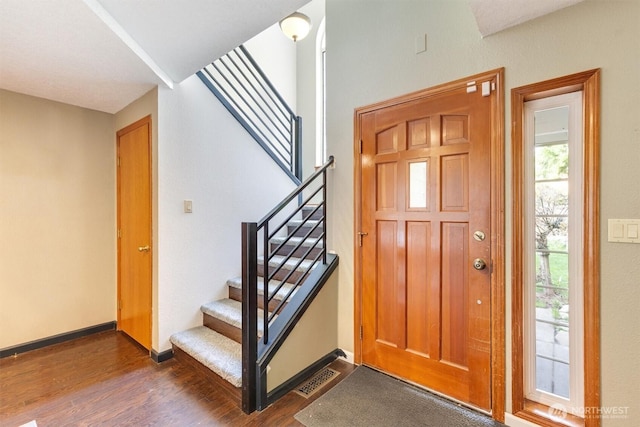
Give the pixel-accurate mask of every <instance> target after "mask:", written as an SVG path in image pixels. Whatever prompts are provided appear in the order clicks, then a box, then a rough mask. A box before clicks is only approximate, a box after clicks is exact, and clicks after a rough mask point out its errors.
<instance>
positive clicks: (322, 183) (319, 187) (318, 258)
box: [242, 157, 337, 413]
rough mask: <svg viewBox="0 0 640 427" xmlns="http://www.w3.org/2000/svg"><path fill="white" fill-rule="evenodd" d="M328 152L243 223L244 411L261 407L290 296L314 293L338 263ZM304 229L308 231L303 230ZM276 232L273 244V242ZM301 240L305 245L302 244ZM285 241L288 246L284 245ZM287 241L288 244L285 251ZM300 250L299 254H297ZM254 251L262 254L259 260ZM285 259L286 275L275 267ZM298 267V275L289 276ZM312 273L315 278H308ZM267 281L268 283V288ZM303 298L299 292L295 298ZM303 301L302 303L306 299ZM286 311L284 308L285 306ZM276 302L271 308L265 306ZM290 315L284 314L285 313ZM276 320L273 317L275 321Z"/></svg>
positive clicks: (286, 326) (286, 325) (287, 322)
mask: <svg viewBox="0 0 640 427" xmlns="http://www.w3.org/2000/svg"><path fill="white" fill-rule="evenodd" d="M333 162H334V159H333V157H330V158H329V160H328V161H327V163H325V165H323V166H322V167H321V168H320V169H318V170H317V171H316V172H315V173H314V174H313V175H312V176H310V177H309V178H308V179H306V180H305V182H304V183H302V184H301V185H300V186H299V187H298V188H297V189H296V190H294V191H293V192H292V193H291V194H289V195H288V196H287V197H286V198H285V199H284V200H283V201H282V202H280V203H279V204H278V206H276V207H275V208H274V209H273V210H272V211H271V212H269V213H268V214H267V215H266V216H265V217H264V218H263V219H262V220H260V221H259V222H257V223H255V222H243V223H242V300H243V301H242V394H243V397H242V401H243V402H242V406H243V410H244V411H245V412H247V413H250V412H252V411H253V410H255V409H256V407H257V408H258V409H260V408H263V407H266V405H267V404H268V403H269V396H267V392H266V366H267V364H268V363H269V361H270V360H271V358H272V357H273V355H274V354H275V351H277V349H278V348H279V346H280V345H281V344H282V342H283V340H284V338H286V336H287V335H288V333H289V332H290V331H291V329H292V328H293V326H294V325H295V322H297V320H298V318H299V316H301V315H302V313H303V312H304V308H303V309H291V310H289V309H290V305H289V304H290V303H291V300H290V297H291V296H292V294H293V292H294V291H295V290H296V289H297V293H296V297H298V296H299V294H302V295H305V297H304V298H311V299H313V297H314V296H315V294H317V292H318V290H319V288H317V289H309V288H306V289H305V286H307V283H308V282H315V283H311V285H309V286H318V282H319V281H321V282H322V283H319V286H320V287H321V286H322V284H323V283H324V281H326V279H327V278H328V276H329V275H330V274H331V272H332V271H333V269H335V266H336V265H337V257H336V256H335V255H330V254H327V249H326V247H327V245H326V233H327V227H326V222H327V221H326V219H327V218H326V213H327V209H326V201H327V170H328V169H329V167H330V166H331V165H332V164H333ZM295 217H298V218H301V221H300V222H299V224H298V225H297V226H296V227H295V229H294V230H291V231H288V232H285V228H286V227H287V225H288V224H289V223H290V220H291V219H293V218H295ZM300 230H304V231H303V232H302V233H304V236H303V237H302V238H300V239H293V236H295V235H297V234H299V233H298V232H299V231H300ZM307 230H308V231H307ZM275 237H284V239H279V240H278V243H276V244H275V245H274V244H273V241H272V239H274V238H275ZM305 242H306V244H305ZM287 245H288V246H287ZM285 246H287V247H288V248H289V247H290V248H291V249H287V250H286V251H284V253H285V254H286V255H283V254H282V252H281V251H280V249H281V248H283V247H285ZM300 254H302V255H300ZM259 255H261V256H262V259H261V260H259ZM285 264H288V265H287V267H286V270H289V272H288V273H287V274H284V275H282V274H281V275H279V276H278V277H281V278H276V276H277V275H278V273H279V272H281V270H283V269H284V266H285ZM259 265H260V267H262V275H263V295H262V296H261V297H262V298H263V301H262V303H263V307H265V310H264V317H263V318H261V319H258V305H259V304H258V270H259ZM294 272H297V274H298V275H299V277H298V278H297V279H295V280H293V279H291V277H292V274H293V273H294ZM310 278H314V280H308V282H306V281H307V279H310ZM286 282H289V283H293V284H294V286H293V287H292V288H291V290H290V291H288V292H287V293H286V295H284V296H281V295H279V296H278V298H277V299H278V300H279V301H278V302H277V303H275V302H274V303H273V304H271V303H272V302H273V301H274V299H276V295H277V294H278V293H279V292H280V291H281V289H282V287H283V286H284V284H285V283H286ZM269 284H272V287H271V289H270V286H269ZM298 299H299V300H302V297H300V298H298ZM309 303H310V302H308V301H307V300H305V301H304V302H303V303H302V304H309ZM285 304H287V310H289V311H290V312H294V310H296V311H295V314H293V315H292V314H291V313H286V315H285V313H284V311H285V310H283V307H284V305H285ZM270 306H272V307H275V308H273V309H272V310H271V312H270V311H269V310H268V309H266V308H267V307H270ZM287 316H289V318H287V319H283V318H284V317H287ZM276 320H277V321H276ZM258 322H262V323H263V326H264V327H263V335H262V337H259V336H258V328H257V325H258Z"/></svg>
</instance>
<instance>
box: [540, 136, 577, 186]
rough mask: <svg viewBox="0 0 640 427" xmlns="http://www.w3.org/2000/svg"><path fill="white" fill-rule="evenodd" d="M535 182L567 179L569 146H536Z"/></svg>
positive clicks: (563, 144)
mask: <svg viewBox="0 0 640 427" xmlns="http://www.w3.org/2000/svg"><path fill="white" fill-rule="evenodd" d="M535 156H536V163H535V174H536V180H547V179H567V178H569V145H568V144H566V143H562V144H554V145H542V146H539V145H537V146H536V147H535Z"/></svg>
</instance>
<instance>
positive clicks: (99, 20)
mask: <svg viewBox="0 0 640 427" xmlns="http://www.w3.org/2000/svg"><path fill="white" fill-rule="evenodd" d="M308 1H309V0H0V88H2V89H7V90H11V91H14V92H20V93H24V94H28V95H33V96H38V97H42V98H47V99H51V100H55V101H59V102H64V103H67V104H72V105H77V106H81V107H85V108H90V109H94V110H99V111H104V112H108V113H115V112H118V111H120V110H121V109H122V108H124V107H125V106H127V105H128V104H129V103H131V102H132V101H134V100H135V99H137V98H139V97H140V96H142V95H143V94H144V93H146V92H147V91H149V90H150V89H152V88H153V87H155V86H157V85H161V86H162V85H163V86H166V87H172V86H173V84H174V82H181V81H182V80H184V79H185V78H187V77H189V76H191V75H192V74H193V73H195V72H196V71H198V70H199V69H201V68H203V67H204V66H205V65H207V64H208V63H210V62H212V61H213V60H215V59H216V58H218V57H219V56H221V55H223V54H225V53H226V52H228V51H230V50H231V49H233V48H234V47H236V46H238V45H239V44H241V43H244V42H245V41H247V40H249V39H250V38H251V37H253V36H254V35H256V34H258V33H260V32H261V31H262V30H264V29H266V28H267V27H269V26H271V25H273V24H274V23H276V22H278V21H279V20H280V19H281V18H283V17H284V16H286V15H288V14H289V13H291V12H293V11H295V10H297V9H299V8H300V7H302V6H303V5H304V4H306V3H307V2H308ZM579 1H582V0H469V3H470V6H471V8H472V11H473V13H474V15H475V16H476V20H477V22H478V29H479V30H480V33H481V35H483V36H486V35H489V34H492V33H495V32H497V31H501V30H502V29H504V28H508V27H510V26H512V25H517V24H519V23H521V22H524V21H526V20H529V19H533V18H536V17H538V16H541V15H543V14H545V13H550V12H552V11H554V10H557V9H558V8H561V7H566V6H569V5H571V4H574V3H577V2H579ZM514 4H517V7H514Z"/></svg>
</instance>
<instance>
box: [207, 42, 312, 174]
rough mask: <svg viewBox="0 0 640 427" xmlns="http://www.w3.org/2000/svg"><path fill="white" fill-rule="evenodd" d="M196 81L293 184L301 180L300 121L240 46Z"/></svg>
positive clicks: (215, 62)
mask: <svg viewBox="0 0 640 427" xmlns="http://www.w3.org/2000/svg"><path fill="white" fill-rule="evenodd" d="M197 75H198V77H200V79H201V80H202V81H203V83H204V84H205V85H207V87H208V88H209V89H210V90H211V91H212V92H213V94H214V95H215V96H216V97H217V98H218V99H219V100H220V102H222V104H223V105H224V106H225V107H226V108H227V110H229V112H230V113H231V114H232V115H233V116H234V117H235V118H236V119H237V120H238V122H240V124H241V125H242V126H243V127H244V128H245V129H246V130H247V132H249V134H250V135H251V136H252V137H253V138H254V139H255V140H256V142H258V144H260V146H261V147H262V148H263V149H264V150H265V151H266V152H267V153H268V154H269V155H270V156H271V158H272V159H273V160H274V161H275V162H276V163H277V164H278V165H279V166H280V167H281V168H282V169H283V170H284V171H285V173H287V175H288V176H289V177H290V178H291V179H292V180H293V181H294V182H295V183H296V184H300V182H301V177H302V163H301V138H302V119H301V118H300V117H299V116H297V115H296V114H295V113H294V112H293V110H292V109H291V108H290V107H289V105H287V103H286V102H285V100H284V99H283V98H282V96H281V95H280V93H278V91H277V90H276V89H275V87H274V86H273V84H272V83H271V82H270V81H269V79H268V78H267V76H266V75H265V74H264V72H263V71H262V69H261V68H260V67H259V66H258V64H257V63H256V61H255V60H254V59H253V58H252V56H251V54H249V52H248V51H247V49H246V48H245V47H244V46H242V45H241V46H239V47H237V48H235V49H233V50H232V51H231V52H229V53H228V54H226V55H224V56H223V57H221V58H220V59H218V60H216V61H214V62H213V63H211V64H210V65H207V66H206V67H205V68H204V69H202V70H201V71H199V72H198V73H197Z"/></svg>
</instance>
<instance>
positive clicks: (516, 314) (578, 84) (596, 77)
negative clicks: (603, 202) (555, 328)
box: [511, 69, 600, 427]
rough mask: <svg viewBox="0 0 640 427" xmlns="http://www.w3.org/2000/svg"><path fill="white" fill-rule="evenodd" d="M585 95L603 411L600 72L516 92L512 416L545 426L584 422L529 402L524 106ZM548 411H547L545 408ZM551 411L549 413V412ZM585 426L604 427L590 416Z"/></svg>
mask: <svg viewBox="0 0 640 427" xmlns="http://www.w3.org/2000/svg"><path fill="white" fill-rule="evenodd" d="M579 90H582V92H583V117H584V119H583V121H584V123H583V127H584V129H583V135H584V142H583V144H584V172H583V173H584V176H583V180H584V183H583V184H584V190H583V191H584V205H583V214H584V228H583V239H584V248H583V251H584V253H583V256H584V337H585V338H584V406H585V408H599V407H600V241H599V236H600V186H599V183H600V137H599V135H600V70H599V69H594V70H589V71H584V72H581V73H577V74H572V75H569V76H564V77H560V78H557V79H552V80H547V81H544V82H540V83H534V84H531V85H527V86H522V87H518V88H514V89H512V90H511V119H512V128H511V131H512V135H511V141H512V150H513V159H512V167H513V180H512V187H513V209H512V213H513V226H512V233H513V239H512V240H513V252H512V253H513V258H512V301H511V305H512V319H511V323H512V327H511V341H512V352H511V354H512V375H513V377H512V412H513V414H514V415H516V416H518V417H521V418H524V419H527V420H529V421H533V422H536V423H539V424H541V425H549V426H555V425H580V424H576V423H579V422H580V420H581V419H572V420H571V421H572V423H571V424H567V422H568V421H569V418H570V417H567V420H565V421H564V422H559V421H557V420H553V419H551V418H550V417H549V416H548V415H547V413H546V411H544V410H541V409H540V407H542V406H544V405H540V404H537V403H533V402H530V401H528V400H527V399H525V397H524V341H523V330H524V329H523V328H524V323H523V313H524V311H523V310H524V307H523V298H524V271H523V270H524V259H523V252H524V248H523V246H522V244H523V238H524V210H523V205H524V203H523V202H524V194H523V193H524V152H523V145H524V132H523V129H524V103H525V102H527V101H530V100H534V99H540V98H545V97H550V96H555V95H561V94H564V93H570V92H575V91H579ZM545 408H546V407H545ZM547 409H548V408H547ZM583 425H584V426H585V427H598V426H600V418H596V417H588V418H585V419H584V421H583Z"/></svg>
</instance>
